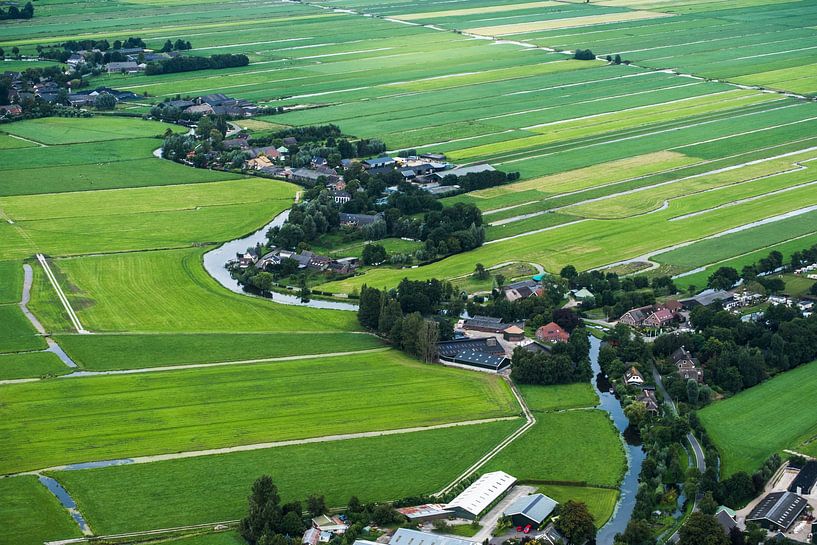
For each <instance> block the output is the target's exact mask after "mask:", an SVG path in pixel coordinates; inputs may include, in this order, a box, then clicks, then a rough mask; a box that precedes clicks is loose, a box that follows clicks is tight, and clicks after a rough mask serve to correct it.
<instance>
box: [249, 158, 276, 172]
mask: <svg viewBox="0 0 817 545" xmlns="http://www.w3.org/2000/svg"><path fill="white" fill-rule="evenodd" d="M244 167H245V168H247V169H249V170H262V169H265V168H270V167H272V161H270V160H269V157H267V156H266V155H259V156H258V157H254V158H252V159H248V160H247V161H246V162H245V163H244Z"/></svg>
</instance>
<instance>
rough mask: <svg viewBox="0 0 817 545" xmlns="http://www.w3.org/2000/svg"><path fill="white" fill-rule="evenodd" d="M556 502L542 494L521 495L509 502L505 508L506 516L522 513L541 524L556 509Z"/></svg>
mask: <svg viewBox="0 0 817 545" xmlns="http://www.w3.org/2000/svg"><path fill="white" fill-rule="evenodd" d="M557 505H558V503H557V502H556V500H553V499H551V498H549V497H547V496H545V495H544V494H533V495H531V496H523V497H521V498H518V499H517V500H516V501H514V502H513V503H511V504H510V505H509V506H508V507H507V509H505V515H506V516H513V515H523V516H525V517H528V518H529V519H531V520H533V521H536V523H537V524H542V522H544V520H545V519H546V518H548V516H550V514H551V513H552V512H553V510H554V509H556V506H557Z"/></svg>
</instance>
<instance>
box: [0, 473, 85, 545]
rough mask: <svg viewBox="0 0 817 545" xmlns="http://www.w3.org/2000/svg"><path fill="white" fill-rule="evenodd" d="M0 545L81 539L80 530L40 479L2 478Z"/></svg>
mask: <svg viewBox="0 0 817 545" xmlns="http://www.w3.org/2000/svg"><path fill="white" fill-rule="evenodd" d="M0 498H3V509H0V543H2V544H3V545H42V543H43V541H46V540H54V539H66V538H71V537H80V536H81V535H82V534H81V532H80V531H79V528H78V527H77V525H76V524H75V523H74V521H73V520H71V517H70V516H69V515H68V512H67V511H65V510H64V509H63V508H62V506H61V505H60V504H59V502H58V501H57V498H55V497H54V496H52V495H51V493H50V492H49V491H48V490H46V488H45V487H44V486H43V485H41V484H40V483H39V482H37V477H35V476H33V475H24V476H21V477H14V478H10V479H0Z"/></svg>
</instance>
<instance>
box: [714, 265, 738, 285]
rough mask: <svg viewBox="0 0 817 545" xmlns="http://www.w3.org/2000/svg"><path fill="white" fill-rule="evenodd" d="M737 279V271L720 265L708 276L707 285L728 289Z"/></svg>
mask: <svg viewBox="0 0 817 545" xmlns="http://www.w3.org/2000/svg"><path fill="white" fill-rule="evenodd" d="M738 280H740V275H739V274H738V271H736V270H735V269H733V268H732V267H720V268H719V269H718V270H717V271H715V272H714V273H712V275H711V276H710V277H709V279H708V281H707V286H709V287H710V288H712V289H715V290H728V289H729V288H731V287H732V286H734V285H735V284H736V283H737V282H738Z"/></svg>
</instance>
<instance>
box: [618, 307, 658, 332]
mask: <svg viewBox="0 0 817 545" xmlns="http://www.w3.org/2000/svg"><path fill="white" fill-rule="evenodd" d="M648 310H652V306H648V307H641V308H634V309H631V310H628V311H627V312H625V313H624V314H623V315H622V316H621V318H619V319H618V321H619V323H622V324H625V325H628V326H630V327H640V326H641V324H643V323H644V320H645V319H646V318H647V312H646V311H648Z"/></svg>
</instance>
